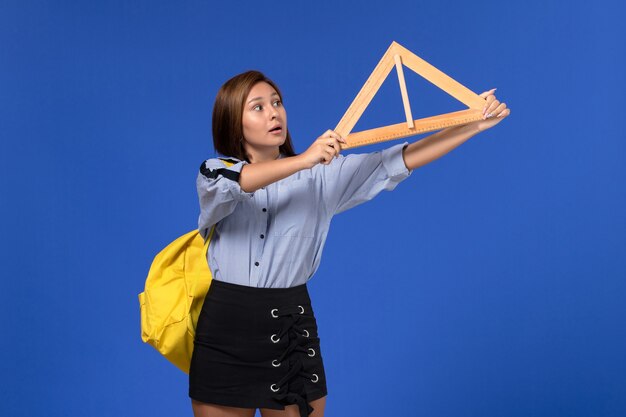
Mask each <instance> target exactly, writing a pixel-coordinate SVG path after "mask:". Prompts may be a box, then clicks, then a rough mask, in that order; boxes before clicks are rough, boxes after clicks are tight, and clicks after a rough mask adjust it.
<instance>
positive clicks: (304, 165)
mask: <svg viewBox="0 0 626 417" xmlns="http://www.w3.org/2000/svg"><path fill="white" fill-rule="evenodd" d="M340 142H342V143H346V141H345V139H343V138H342V137H341V136H339V135H338V134H337V133H335V132H333V131H332V130H327V131H326V132H324V133H323V134H322V136H320V137H319V138H317V139H316V140H315V141H314V142H313V143H312V144H311V146H309V148H308V149H307V150H306V151H304V152H303V153H301V154H300V155H296V156H291V157H288V158H281V159H276V160H274V161H265V162H255V163H253V164H245V165H244V166H243V167H241V172H240V173H239V186H240V187H241V189H242V190H244V191H245V192H248V193H251V192H254V191H256V190H258V189H259V188H262V187H265V186H266V185H269V184H271V183H273V182H276V181H278V180H282V179H283V178H287V177H288V176H290V175H292V174H294V173H296V172H298V171H301V170H303V169H308V168H313V167H314V166H315V165H317V164H324V165H328V164H330V162H331V161H332V160H333V158H336V157H337V155H339V151H340V150H341V147H340V144H339V143H340Z"/></svg>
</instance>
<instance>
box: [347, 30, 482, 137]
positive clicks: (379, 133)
mask: <svg viewBox="0 0 626 417" xmlns="http://www.w3.org/2000/svg"><path fill="white" fill-rule="evenodd" d="M403 65H405V66H406V67H408V68H410V69H412V70H413V71H414V72H416V73H417V74H418V75H421V76H422V77H423V78H425V79H427V80H428V81H430V82H431V83H433V84H435V85H436V86H437V87H439V88H440V89H442V90H443V91H445V92H446V93H448V94H450V95H451V96H452V97H454V98H456V99H457V100H459V101H460V102H462V103H463V104H465V105H466V106H467V107H468V109H466V110H461V111H455V112H452V113H445V114H440V115H437V116H431V117H425V118H423V119H418V120H413V116H412V114H411V106H410V104H409V96H408V93H407V90H406V83H405V82H404V72H403V68H402V66H403ZM394 66H395V68H396V70H397V72H398V81H399V82H400V92H401V94H402V103H403V104H404V113H405V116H406V123H398V124H395V125H389V126H383V127H378V128H375V129H369V130H363V131H360V132H355V133H350V132H352V129H353V128H354V126H355V125H356V123H357V122H358V121H359V119H360V118H361V115H362V114H363V112H364V111H365V109H366V108H367V106H368V105H369V104H370V102H371V101H372V99H373V98H374V96H375V95H376V92H377V91H378V89H379V88H380V86H381V85H382V84H383V82H384V81H385V79H387V76H388V75H389V73H390V72H391V69H392V68H393V67H394ZM486 102H487V100H486V99H484V98H482V97H480V96H479V95H478V94H476V93H474V92H473V91H471V90H470V89H468V88H467V87H465V86H464V85H461V84H460V83H458V82H457V81H455V80H454V79H452V78H451V77H449V76H448V75H446V74H444V73H443V72H441V71H439V70H438V69H437V68H435V67H433V66H432V65H430V64H429V63H428V62H426V61H424V60H423V59H421V58H420V57H418V56H417V55H415V54H414V53H413V52H411V51H409V50H408V49H406V48H404V47H403V46H401V45H400V44H398V43H396V42H392V43H391V46H389V48H388V49H387V52H385V55H383V57H382V59H381V60H380V62H379V63H378V65H376V68H374V71H373V72H372V73H371V74H370V76H369V78H368V79H367V81H365V84H364V85H363V87H361V91H359V94H357V96H356V97H355V98H354V101H352V104H351V105H350V107H348V110H347V111H346V113H345V114H344V115H343V117H342V118H341V120H340V121H339V124H338V125H337V127H336V128H335V132H337V133H339V134H340V135H341V136H342V137H344V138H345V139H346V142H347V144H343V143H342V144H341V147H342V149H347V148H355V147H357V146H364V145H371V144H373V143H378V142H384V141H388V140H393V139H400V138H405V137H408V136H413V135H417V134H420V133H424V132H430V131H433V130H439V129H443V128H446V127H450V126H457V125H462V124H465V123H469V122H473V121H476V120H482V110H483V107H484V106H485V104H486Z"/></svg>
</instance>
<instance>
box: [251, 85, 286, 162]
mask: <svg viewBox="0 0 626 417" xmlns="http://www.w3.org/2000/svg"><path fill="white" fill-rule="evenodd" d="M242 124H243V136H244V138H245V141H246V142H247V143H248V146H251V147H252V148H255V149H256V150H259V151H268V150H271V149H275V148H277V147H278V146H280V145H282V144H283V143H285V140H286V139H287V112H286V111H285V108H284V107H283V103H282V102H281V101H280V97H279V96H278V93H277V92H276V90H274V88H273V87H272V86H271V85H269V84H268V83H266V82H263V81H261V82H258V83H256V84H255V85H254V86H253V87H252V90H250V94H248V97H247V98H246V101H245V103H244V106H243V115H242Z"/></svg>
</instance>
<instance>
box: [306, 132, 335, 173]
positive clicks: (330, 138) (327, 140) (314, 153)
mask: <svg viewBox="0 0 626 417" xmlns="http://www.w3.org/2000/svg"><path fill="white" fill-rule="evenodd" d="M340 142H342V143H346V140H345V139H344V138H342V137H341V136H340V135H339V134H338V133H337V132H335V131H333V130H330V129H329V130H327V131H326V132H324V133H323V134H322V136H320V137H319V138H317V139H316V140H315V142H313V143H312V144H311V146H309V149H307V150H306V151H304V153H302V154H300V155H301V157H302V158H303V159H304V160H305V161H306V164H307V166H308V167H309V168H313V167H314V166H315V165H317V164H324V165H328V164H330V162H331V161H332V160H333V158H336V157H337V156H339V152H340V151H341V145H340Z"/></svg>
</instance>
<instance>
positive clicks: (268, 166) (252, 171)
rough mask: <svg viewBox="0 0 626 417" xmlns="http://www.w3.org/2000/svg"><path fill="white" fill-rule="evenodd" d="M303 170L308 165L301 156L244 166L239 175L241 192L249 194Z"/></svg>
mask: <svg viewBox="0 0 626 417" xmlns="http://www.w3.org/2000/svg"><path fill="white" fill-rule="evenodd" d="M305 168H308V165H307V164H306V161H305V160H304V159H303V158H302V155H296V156H292V157H288V158H281V159H276V160H275V161H265V162H255V163H254V164H245V165H244V166H243V167H242V168H241V172H240V173H239V185H240V186H241V189H242V190H244V191H245V192H247V193H251V192H254V191H256V190H258V189H259V188H262V187H265V186H266V185H269V184H271V183H273V182H276V181H278V180H282V179H283V178H287V177H288V176H290V175H291V174H294V173H296V172H298V171H300V170H303V169H305Z"/></svg>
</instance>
